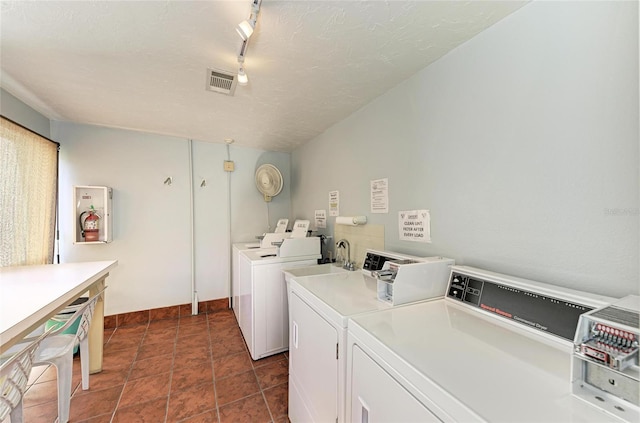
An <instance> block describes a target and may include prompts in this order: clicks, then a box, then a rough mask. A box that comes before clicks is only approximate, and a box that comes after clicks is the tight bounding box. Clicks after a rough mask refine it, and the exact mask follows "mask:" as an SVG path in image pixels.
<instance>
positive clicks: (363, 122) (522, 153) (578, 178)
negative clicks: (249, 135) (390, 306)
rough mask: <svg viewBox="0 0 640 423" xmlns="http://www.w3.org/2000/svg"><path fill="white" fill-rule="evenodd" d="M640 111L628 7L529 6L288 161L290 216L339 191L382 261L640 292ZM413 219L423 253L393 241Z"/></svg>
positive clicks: (632, 10)
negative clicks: (382, 210) (425, 218)
mask: <svg viewBox="0 0 640 423" xmlns="http://www.w3.org/2000/svg"><path fill="white" fill-rule="evenodd" d="M638 113H639V112H638V3H637V2H534V3H531V4H528V5H526V6H525V7H523V8H522V9H520V10H519V11H517V12H516V13H515V14H513V15H511V16H509V17H507V18H506V19H504V20H503V21H501V22H499V23H497V24H496V25H494V26H493V27H491V28H489V29H488V30H487V31H485V32H483V33H481V34H479V35H478V36H476V37H475V38H473V39H472V40H470V41H468V42H467V43H465V44H463V45H462V46H460V47H459V48H457V49H455V50H454V51H453V52H451V53H449V54H448V55H446V56H445V57H444V58H442V59H441V60H439V61H438V62H436V63H434V64H432V65H431V66H429V67H427V68H426V69H424V70H423V71H421V72H419V73H418V74H416V75H415V76H414V77H413V78H411V79H409V80H407V81H405V82H403V83H401V84H400V85H398V86H397V87H396V88H394V89H392V90H391V91H389V92H387V93H386V94H384V95H382V96H381V97H379V98H378V99H376V100H375V101H373V102H371V103H369V104H368V105H366V106H365V107H363V108H362V109H361V110H359V111H358V112H356V113H354V114H353V115H351V116H350V117H348V118H347V119H345V120H344V121H342V122H340V123H338V124H336V125H334V126H333V127H331V128H330V129H328V130H327V131H326V132H325V133H323V134H322V135H321V136H319V137H317V138H316V139H314V140H313V141H311V142H309V143H308V144H306V145H304V146H302V147H300V148H298V149H297V150H296V151H294V153H293V154H292V180H293V181H294V185H293V187H292V198H293V211H294V214H295V215H296V216H299V217H307V218H312V217H313V212H314V210H316V209H328V192H329V191H331V190H338V191H339V192H340V200H341V203H340V212H341V214H342V215H359V214H364V215H367V216H368V218H369V221H370V222H371V223H376V224H383V225H385V238H386V248H387V249H389V250H395V251H401V252H406V253H413V254H417V255H445V256H449V257H452V258H455V259H456V261H457V263H459V264H466V265H472V266H477V267H482V268H486V269H489V270H493V271H497V272H502V273H507V274H513V275H517V276H520V277H524V278H530V279H535V280H540V281H543V282H549V283H554V284H557V285H562V286H568V287H572V288H577V289H584V290H589V291H594V292H598V293H602V294H608V295H612V296H622V295H625V294H628V293H630V292H636V293H638V290H639V287H640V283H639V260H640V252H639V248H638V246H639V224H638V221H639V213H638V210H639V199H638V197H639V192H640V187H639V183H638V179H639V174H640V173H639V157H638V144H639V131H638ZM378 178H388V179H389V186H390V187H389V203H390V211H389V213H388V214H371V213H370V185H369V184H370V180H372V179H378ZM413 209H429V210H430V211H431V219H432V224H431V230H432V243H431V244H421V243H413V242H407V241H399V238H398V212H399V211H402V210H413ZM332 231H333V218H329V228H327V230H326V231H325V233H331V232H332Z"/></svg>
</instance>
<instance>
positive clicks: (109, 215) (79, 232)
mask: <svg viewBox="0 0 640 423" xmlns="http://www.w3.org/2000/svg"><path fill="white" fill-rule="evenodd" d="M112 200H113V189H111V188H109V187H100V186H85V185H75V186H74V187H73V210H74V213H73V214H74V216H73V227H74V228H75V231H74V233H75V236H74V238H73V239H74V241H73V243H74V244H104V243H107V242H111V241H112V240H113V224H112V223H113V209H112Z"/></svg>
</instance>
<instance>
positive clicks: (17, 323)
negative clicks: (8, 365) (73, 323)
mask: <svg viewBox="0 0 640 423" xmlns="http://www.w3.org/2000/svg"><path fill="white" fill-rule="evenodd" d="M117 263H118V262H117V261H115V260H112V261H92V262H85V263H65V264H46V265H41V266H15V267H2V268H0V354H1V353H3V352H4V351H6V350H8V349H9V348H10V347H11V346H12V345H15V344H16V343H18V342H20V340H22V339H23V338H24V337H25V336H27V335H28V334H29V333H31V332H32V331H34V330H35V329H37V328H38V327H39V326H40V325H42V324H44V323H45V322H46V321H47V320H49V319H50V318H51V317H52V316H54V315H55V314H56V313H58V312H60V311H61V310H62V309H64V308H65V307H66V306H67V305H69V304H70V303H71V302H73V301H74V300H75V299H77V298H79V297H80V296H82V294H84V293H86V292H87V291H88V292H89V295H90V296H93V295H95V294H97V293H98V292H100V291H101V290H103V289H104V281H105V279H106V278H107V276H109V271H110V270H111V269H113V268H115V267H116V266H117ZM103 334H104V300H103V299H100V300H99V301H98V303H97V304H96V308H95V311H94V314H93V320H92V322H91V328H90V330H89V372H90V373H98V372H100V371H102V344H103Z"/></svg>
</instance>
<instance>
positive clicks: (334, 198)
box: [329, 191, 340, 216]
mask: <svg viewBox="0 0 640 423" xmlns="http://www.w3.org/2000/svg"><path fill="white" fill-rule="evenodd" d="M329 216H340V193H339V192H338V191H329Z"/></svg>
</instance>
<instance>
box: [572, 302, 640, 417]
mask: <svg viewBox="0 0 640 423" xmlns="http://www.w3.org/2000/svg"><path fill="white" fill-rule="evenodd" d="M639 312H640V297H639V296H637V295H629V296H627V297H624V298H623V299H621V300H620V301H618V302H616V303H613V304H611V305H609V306H606V307H602V308H599V309H596V310H592V311H590V312H588V313H585V314H582V315H581V316H580V320H579V321H578V328H577V330H576V336H575V339H574V341H573V344H574V351H573V357H572V363H573V366H572V376H571V379H572V381H571V382H572V385H571V387H572V393H573V395H575V396H577V397H578V398H581V399H583V400H585V401H587V402H589V403H591V404H593V405H595V406H596V407H599V408H601V409H603V410H605V411H607V412H609V413H611V414H613V415H615V416H617V417H619V418H621V419H623V420H626V421H628V422H638V421H640V404H639V403H640V392H639V388H640V372H639V368H638V336H640V329H639V328H640V323H639V320H640V319H639V317H638V316H639V314H638V313H639Z"/></svg>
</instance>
